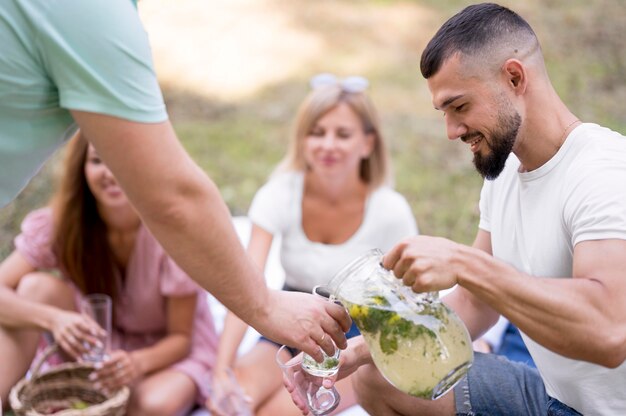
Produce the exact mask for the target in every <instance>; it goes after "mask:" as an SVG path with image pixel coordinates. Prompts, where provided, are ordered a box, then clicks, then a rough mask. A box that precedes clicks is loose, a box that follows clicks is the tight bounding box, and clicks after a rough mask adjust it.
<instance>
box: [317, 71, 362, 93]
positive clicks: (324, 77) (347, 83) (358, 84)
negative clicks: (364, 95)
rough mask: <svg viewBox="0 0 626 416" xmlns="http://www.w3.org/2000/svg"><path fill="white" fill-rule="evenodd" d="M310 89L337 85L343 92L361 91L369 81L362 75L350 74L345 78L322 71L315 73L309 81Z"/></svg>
mask: <svg viewBox="0 0 626 416" xmlns="http://www.w3.org/2000/svg"><path fill="white" fill-rule="evenodd" d="M309 85H311V89H314V90H316V89H318V88H322V87H327V86H332V85H338V86H339V87H341V89H342V90H343V91H345V92H363V91H365V90H366V89H367V87H369V85H370V83H369V81H368V80H367V79H365V78H364V77H361V76H358V75H352V76H349V77H345V78H339V77H337V76H336V75H334V74H329V73H322V74H317V75H315V76H314V77H313V78H311V80H310V81H309Z"/></svg>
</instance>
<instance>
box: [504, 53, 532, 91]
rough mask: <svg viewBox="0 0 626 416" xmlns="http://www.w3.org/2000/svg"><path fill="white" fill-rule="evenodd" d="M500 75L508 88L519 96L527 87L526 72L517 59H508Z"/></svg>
mask: <svg viewBox="0 0 626 416" xmlns="http://www.w3.org/2000/svg"><path fill="white" fill-rule="evenodd" d="M502 73H503V76H504V77H505V79H506V82H507V84H508V86H509V87H510V88H511V89H512V90H513V91H515V94H517V95H521V94H523V93H524V92H525V91H526V87H527V85H528V72H527V71H526V67H525V66H524V64H523V63H522V62H520V61H519V60H517V59H508V60H507V61H506V62H505V63H504V64H503V65H502Z"/></svg>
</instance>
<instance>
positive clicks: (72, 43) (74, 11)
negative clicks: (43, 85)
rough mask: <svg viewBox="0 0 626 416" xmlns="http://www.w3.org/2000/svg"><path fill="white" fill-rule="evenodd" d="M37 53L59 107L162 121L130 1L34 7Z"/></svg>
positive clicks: (70, 1)
mask: <svg viewBox="0 0 626 416" xmlns="http://www.w3.org/2000/svg"><path fill="white" fill-rule="evenodd" d="M38 5H39V6H38V7H40V8H42V9H45V10H40V12H41V20H40V22H41V25H40V26H39V27H38V28H37V29H36V30H37V34H38V44H39V51H40V53H41V58H42V61H43V64H44V66H45V68H46V72H47V74H48V76H49V77H50V78H51V80H52V83H53V84H54V85H56V88H57V89H58V96H59V103H60V106H61V107H63V108H66V109H69V110H81V111H88V112H95V113H102V114H107V115H111V116H115V117H120V118H124V119H127V120H131V121H138V122H144V123H156V122H161V121H164V120H166V119H167V112H166V110H165V104H164V102H163V97H162V95H161V90H160V88H159V85H158V82H157V78H156V75H155V72H154V67H153V63H152V54H151V50H150V45H149V42H148V36H147V33H146V32H145V30H144V28H143V26H142V24H141V22H140V20H139V15H138V13H137V10H136V9H135V7H134V5H133V3H132V2H131V1H130V0H89V1H85V0H62V1H54V0H48V1H47V2H38Z"/></svg>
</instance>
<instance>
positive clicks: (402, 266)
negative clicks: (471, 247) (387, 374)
mask: <svg viewBox="0 0 626 416" xmlns="http://www.w3.org/2000/svg"><path fill="white" fill-rule="evenodd" d="M459 247H460V244H458V243H455V242H454V241H451V240H447V239H445V238H440V237H429V236H415V237H411V238H408V239H406V240H404V241H402V242H400V243H399V244H397V245H396V246H395V247H393V248H392V249H391V250H390V251H389V252H388V253H387V254H385V256H384V257H383V267H385V268H386V269H389V270H393V273H394V274H395V275H396V277H398V278H399V279H402V282H403V283H404V284H405V285H407V286H410V287H412V288H413V291H415V292H434V291H438V290H443V289H448V288H451V287H452V286H454V285H455V284H457V277H458V273H457V267H459V262H458V261H456V258H455V256H456V254H457V252H458V249H459Z"/></svg>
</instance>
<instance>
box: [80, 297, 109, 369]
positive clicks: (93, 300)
mask: <svg viewBox="0 0 626 416" xmlns="http://www.w3.org/2000/svg"><path fill="white" fill-rule="evenodd" d="M112 304H113V302H112V301H111V297H110V296H109V295H105V294H102V293H94V294H90V295H86V296H85V297H84V298H83V300H82V301H81V305H80V309H81V312H82V313H83V314H85V315H87V316H88V317H90V318H91V319H92V320H93V321H94V322H95V323H97V324H98V325H99V326H100V328H102V329H104V330H105V331H106V335H105V336H104V337H103V338H100V339H99V340H98V341H99V344H98V345H86V346H87V347H89V351H88V352H86V353H84V354H83V356H82V359H83V360H84V361H89V362H100V361H103V360H105V359H106V358H107V353H108V351H109V348H110V342H111V311H112V309H113V306H112Z"/></svg>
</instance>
